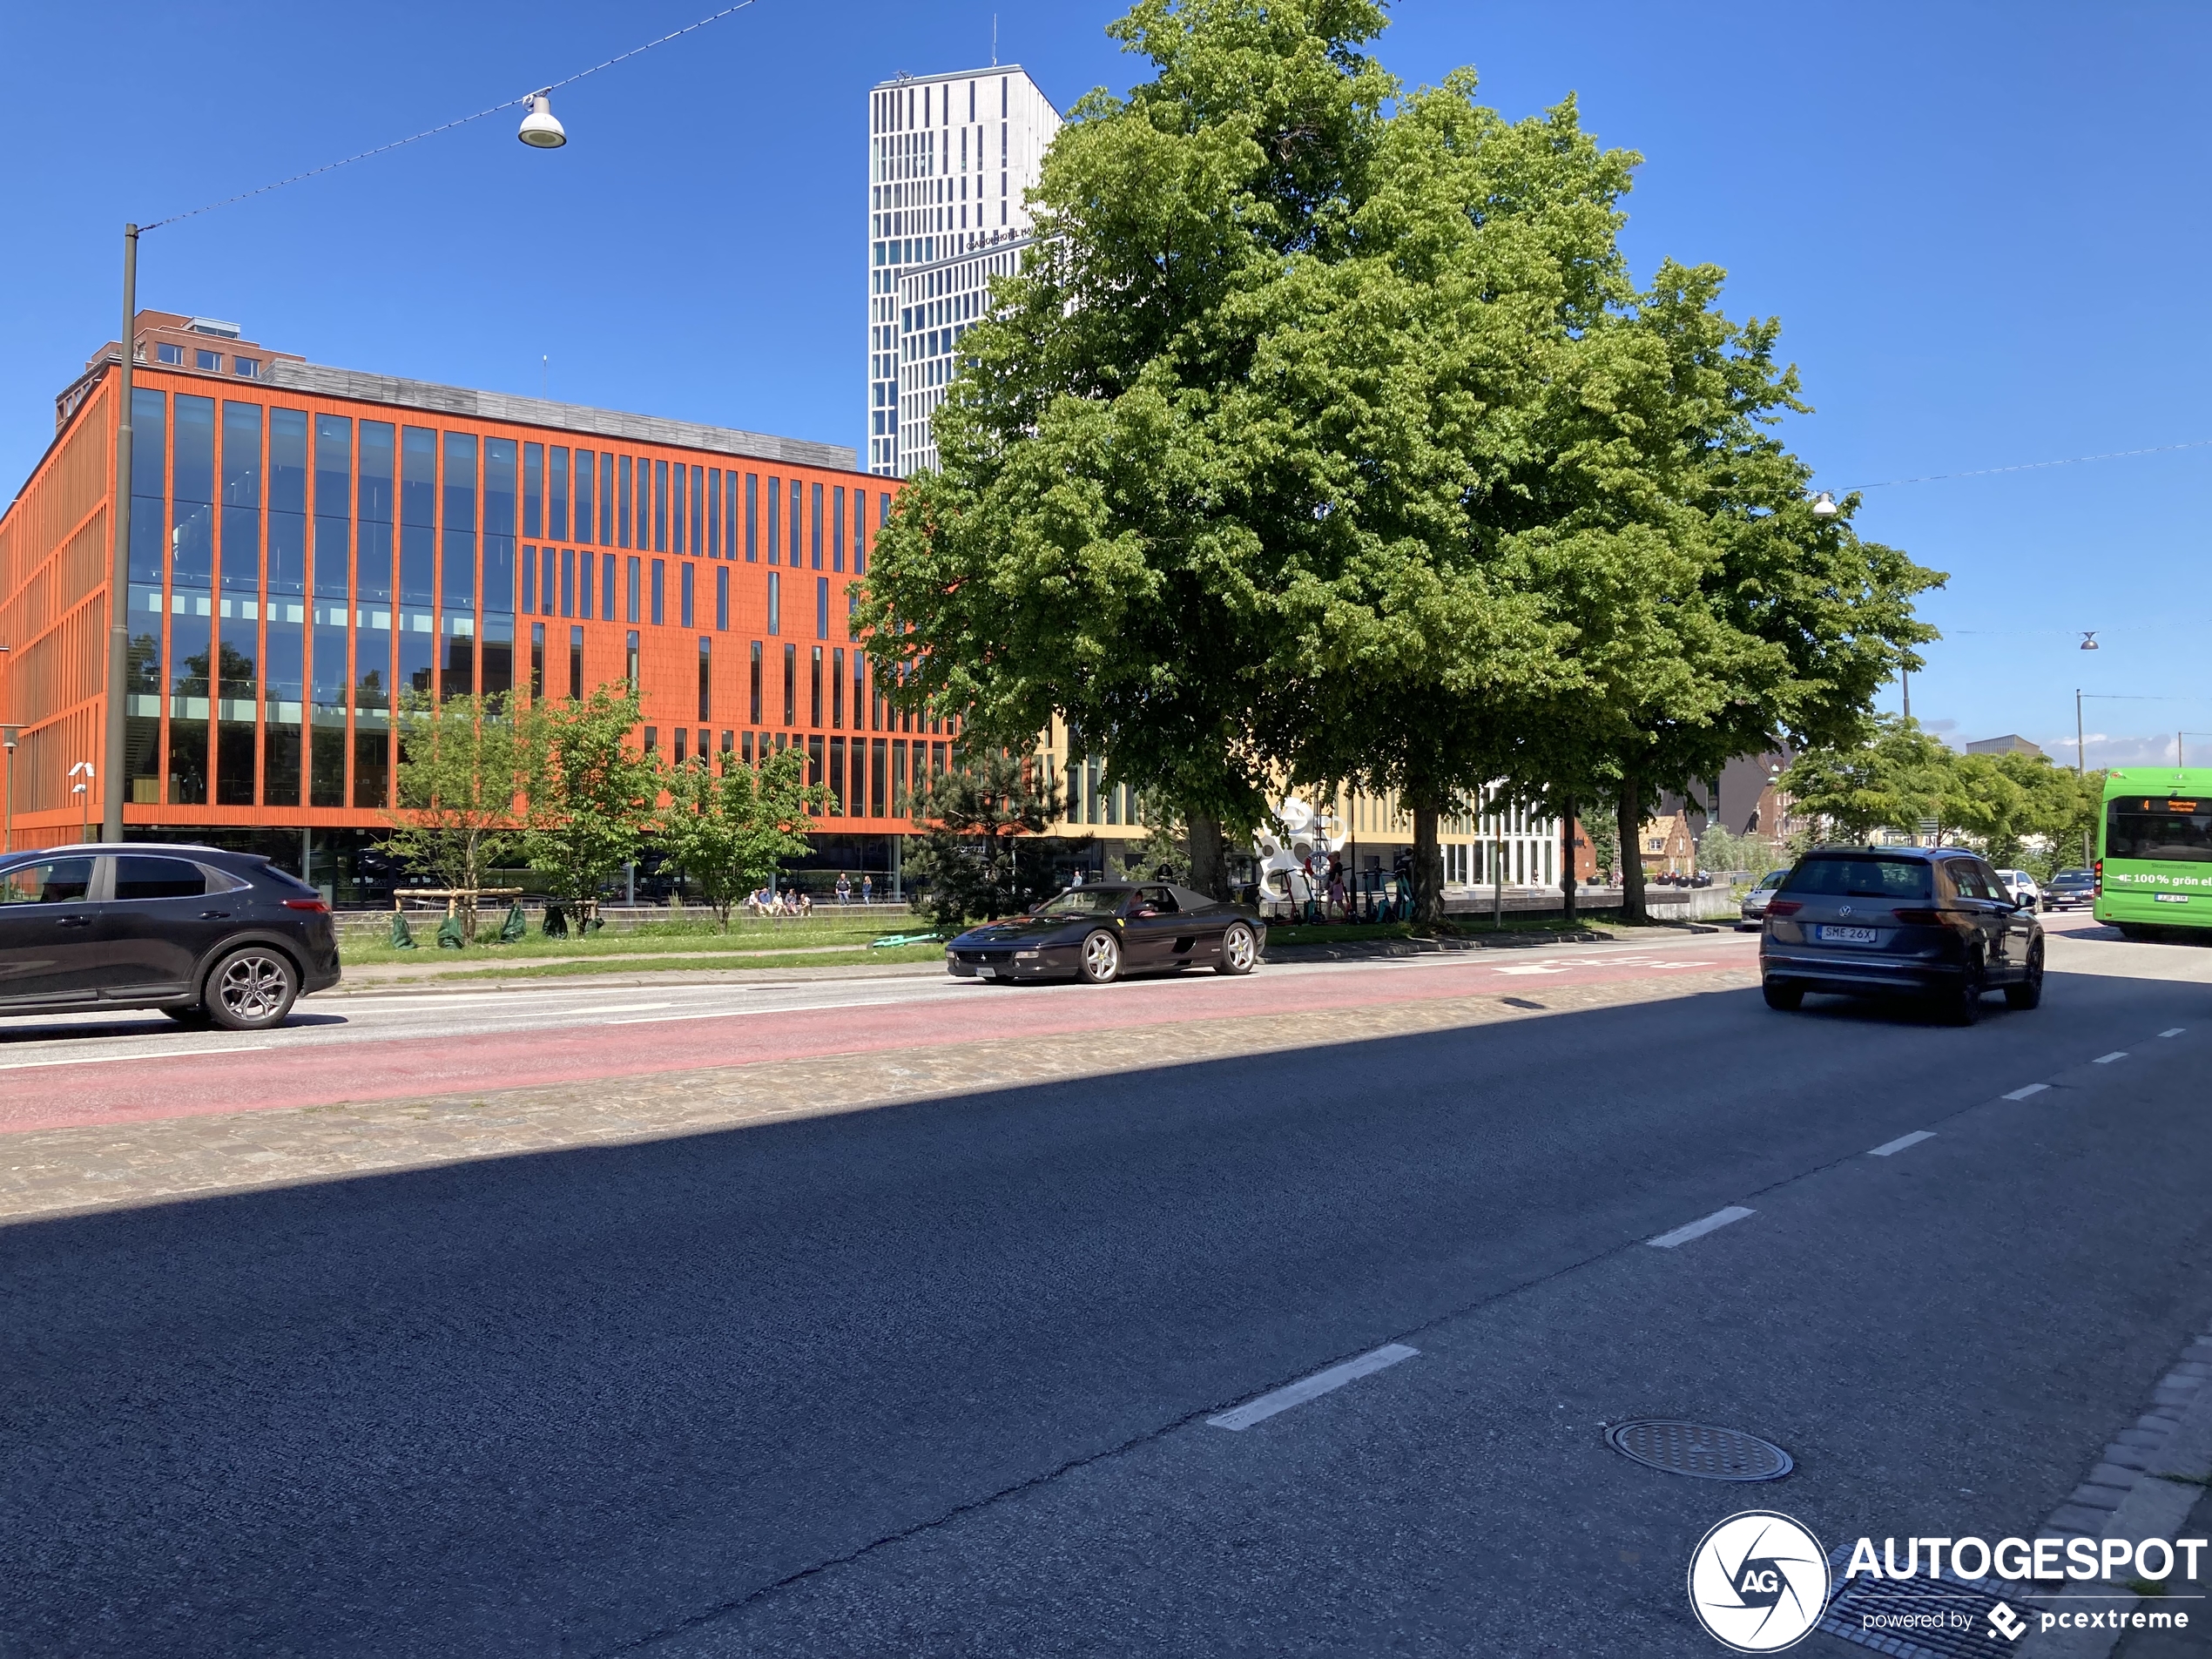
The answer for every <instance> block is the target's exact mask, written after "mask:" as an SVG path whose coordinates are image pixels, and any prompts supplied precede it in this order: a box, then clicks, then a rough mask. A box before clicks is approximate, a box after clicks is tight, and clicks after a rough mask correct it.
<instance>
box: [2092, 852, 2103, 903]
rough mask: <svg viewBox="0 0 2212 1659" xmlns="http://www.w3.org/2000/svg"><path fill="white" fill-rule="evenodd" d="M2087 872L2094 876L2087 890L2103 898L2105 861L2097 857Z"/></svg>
mask: <svg viewBox="0 0 2212 1659" xmlns="http://www.w3.org/2000/svg"><path fill="white" fill-rule="evenodd" d="M2089 873H2090V874H2091V875H2092V876H2094V878H2095V880H2093V881H2092V882H2091V883H2090V887H2089V890H2090V891H2091V892H2092V893H2094V894H2096V895H2097V897H2099V898H2100V899H2101V898H2103V897H2104V896H2105V861H2104V860H2102V859H2099V860H2097V861H2096V862H2095V863H2094V864H2093V865H2091V866H2090V867H2089Z"/></svg>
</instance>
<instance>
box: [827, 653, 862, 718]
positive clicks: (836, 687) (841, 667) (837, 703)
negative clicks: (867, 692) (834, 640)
mask: <svg viewBox="0 0 2212 1659" xmlns="http://www.w3.org/2000/svg"><path fill="white" fill-rule="evenodd" d="M855 707H856V708H857V707H858V705H855ZM844 729H845V653H844V652H843V651H832V652H831V653H830V730H831V731H833V732H842V731H843V730H844Z"/></svg>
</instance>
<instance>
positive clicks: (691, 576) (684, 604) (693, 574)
mask: <svg viewBox="0 0 2212 1659" xmlns="http://www.w3.org/2000/svg"><path fill="white" fill-rule="evenodd" d="M698 568H699V567H698V565H696V564H693V563H691V561H690V560H688V559H687V560H685V563H684V565H683V572H682V577H681V578H680V580H679V581H678V588H677V606H678V611H679V612H680V614H681V617H682V620H681V621H680V622H679V623H678V624H677V625H678V627H680V628H696V627H697V626H698V624H697V623H695V622H693V621H692V620H691V592H692V589H693V588H694V587H695V586H696V585H697V583H698Z"/></svg>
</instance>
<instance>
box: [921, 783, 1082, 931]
mask: <svg viewBox="0 0 2212 1659" xmlns="http://www.w3.org/2000/svg"><path fill="white" fill-rule="evenodd" d="M909 809H910V811H911V813H912V815H913V816H914V817H915V818H918V819H925V820H927V823H928V826H929V827H928V829H927V832H926V833H924V834H923V835H922V836H921V845H920V846H918V847H917V848H916V849H915V850H914V853H912V854H911V855H910V857H909V860H908V862H907V870H908V872H909V873H910V874H911V876H912V877H913V878H914V881H915V884H916V891H915V896H914V907H915V908H916V909H918V910H924V911H927V913H928V914H930V915H931V916H932V917H933V918H934V920H935V921H937V922H938V923H939V924H940V925H941V926H943V927H957V926H958V925H959V924H960V923H961V921H967V920H984V921H988V920H989V919H990V918H992V917H995V916H1004V915H1010V914H1015V912H1018V911H1021V910H1023V909H1026V908H1027V907H1028V906H1029V905H1031V904H1033V903H1035V901H1036V900H1040V899H1042V898H1044V897H1046V896H1048V895H1049V894H1050V893H1051V892H1052V890H1053V882H1052V872H1051V868H1050V866H1049V862H1048V860H1049V857H1050V851H1049V847H1048V846H1045V845H1044V844H1043V843H1042V842H1041V840H1040V839H1039V838H1040V837H1041V836H1042V834H1043V833H1044V830H1045V827H1046V826H1048V825H1049V824H1050V823H1051V822H1052V820H1053V819H1055V817H1057V816H1058V815H1059V812H1060V801H1059V799H1058V797H1057V794H1056V793H1055V792H1054V791H1053V790H1051V789H1050V788H1049V787H1048V786H1046V785H1045V783H1044V781H1043V779H1042V774H1041V772H1040V771H1039V769H1038V767H1037V765H1036V764H1035V761H1033V760H1025V759H1022V757H1021V756H1019V755H1017V754H1015V753H1013V752H1010V751H1007V750H1001V749H991V748H985V747H982V746H981V745H976V744H973V743H968V744H963V745H962V746H961V750H960V752H959V753H958V756H957V758H956V759H955V761H954V765H952V766H951V767H949V768H948V770H946V771H944V772H938V773H936V774H935V775H934V777H933V778H931V779H930V780H929V783H928V786H927V788H926V789H924V790H923V791H922V792H921V793H920V794H918V795H917V796H916V797H915V798H914V799H913V800H912V802H911V803H909Z"/></svg>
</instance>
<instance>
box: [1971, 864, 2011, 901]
mask: <svg viewBox="0 0 2212 1659" xmlns="http://www.w3.org/2000/svg"><path fill="white" fill-rule="evenodd" d="M1975 868H1977V869H1979V871H1980V872H1981V879H1982V880H1983V881H1984V882H1986V884H1987V885H1988V887H1989V896H1990V897H1991V898H1993V899H1995V900H1999V901H2000V902H2001V903H2005V904H2010V903H2012V901H2013V889H2012V887H2010V886H2009V885H2008V884H2007V883H2006V882H2005V881H2004V880H2000V878H1999V876H1998V874H1997V872H1996V871H1994V870H1993V869H1991V868H1990V867H1988V866H1987V865H1986V864H1979V863H1977V864H1976V866H1975Z"/></svg>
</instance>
